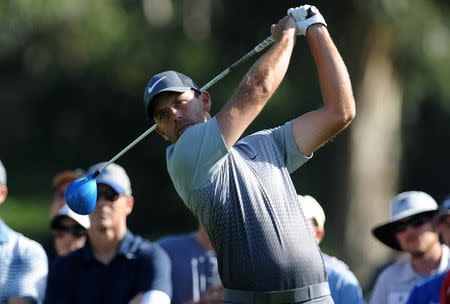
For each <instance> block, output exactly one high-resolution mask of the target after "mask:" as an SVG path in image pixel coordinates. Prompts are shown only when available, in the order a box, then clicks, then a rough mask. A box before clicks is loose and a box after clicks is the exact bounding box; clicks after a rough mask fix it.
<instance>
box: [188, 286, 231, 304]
mask: <svg viewBox="0 0 450 304" xmlns="http://www.w3.org/2000/svg"><path fill="white" fill-rule="evenodd" d="M222 303H223V286H222V285H217V286H213V287H210V288H209V289H208V290H207V291H206V292H205V293H204V294H203V295H202V297H201V298H200V300H198V301H190V302H187V303H185V304H222Z"/></svg>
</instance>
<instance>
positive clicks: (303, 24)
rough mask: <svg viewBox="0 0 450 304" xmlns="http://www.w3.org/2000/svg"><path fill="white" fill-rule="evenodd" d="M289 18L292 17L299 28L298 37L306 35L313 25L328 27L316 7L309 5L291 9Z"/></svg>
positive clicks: (288, 12)
mask: <svg viewBox="0 0 450 304" xmlns="http://www.w3.org/2000/svg"><path fill="white" fill-rule="evenodd" d="M287 14H288V16H291V17H292V18H293V19H294V20H295V25H296V27H297V35H303V36H305V35H306V32H307V31H308V27H310V26H311V25H313V24H323V25H324V26H327V23H326V22H325V19H324V18H323V16H322V14H321V13H320V12H319V10H318V9H317V8H316V7H315V6H311V5H308V4H305V5H302V6H299V7H294V8H290V9H288V11H287Z"/></svg>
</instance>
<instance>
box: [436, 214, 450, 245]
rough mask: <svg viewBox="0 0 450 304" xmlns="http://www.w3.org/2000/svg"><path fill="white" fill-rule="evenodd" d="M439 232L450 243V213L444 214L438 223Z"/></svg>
mask: <svg viewBox="0 0 450 304" xmlns="http://www.w3.org/2000/svg"><path fill="white" fill-rule="evenodd" d="M438 225H439V226H438V227H439V233H440V234H441V236H442V238H443V239H444V242H445V243H446V244H447V245H449V244H450V214H447V215H444V216H442V217H441V218H440V221H439V223H438Z"/></svg>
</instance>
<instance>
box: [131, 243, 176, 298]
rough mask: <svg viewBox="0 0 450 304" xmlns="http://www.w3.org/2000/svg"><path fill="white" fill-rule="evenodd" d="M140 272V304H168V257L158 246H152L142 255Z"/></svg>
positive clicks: (169, 292) (169, 295) (169, 275)
mask: <svg viewBox="0 0 450 304" xmlns="http://www.w3.org/2000/svg"><path fill="white" fill-rule="evenodd" d="M141 270H142V272H141V275H142V277H141V283H142V286H141V291H143V292H144V293H143V297H142V301H141V302H140V303H141V304H170V300H171V296H172V277H171V271H172V268H171V263H170V258H169V256H168V255H167V253H166V252H165V251H164V250H163V249H162V248H161V247H160V246H159V245H158V244H153V245H152V248H151V249H149V250H148V252H146V254H144V257H143V260H142V265H141ZM149 274H151V275H149ZM136 296H139V294H138V295H136Z"/></svg>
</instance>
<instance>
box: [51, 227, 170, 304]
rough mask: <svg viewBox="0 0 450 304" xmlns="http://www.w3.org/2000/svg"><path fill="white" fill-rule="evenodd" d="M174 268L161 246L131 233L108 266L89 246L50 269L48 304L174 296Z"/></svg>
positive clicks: (125, 301)
mask: <svg viewBox="0 0 450 304" xmlns="http://www.w3.org/2000/svg"><path fill="white" fill-rule="evenodd" d="M170 273H171V264H170V260H169V257H168V255H167V254H166V253H165V251H164V250H163V249H162V248H161V247H160V246H159V245H157V244H155V243H151V242H149V241H147V240H144V239H142V238H141V237H139V236H135V235H133V234H132V233H131V232H129V231H128V232H127V234H126V235H125V238H124V239H123V241H122V242H121V244H120V245H119V247H118V249H117V254H116V256H115V257H114V258H113V259H112V261H111V262H110V263H109V264H107V265H105V264H103V263H101V262H99V261H98V260H97V259H95V257H94V255H93V252H92V248H91V246H90V244H89V242H87V243H86V245H85V246H84V247H83V248H81V249H78V250H76V251H74V252H72V253H70V254H69V255H67V256H64V257H61V258H58V259H57V260H56V261H55V262H54V264H53V265H52V267H51V269H50V273H49V276H48V282H47V290H46V296H45V301H44V303H45V304H69V303H70V304H72V303H73V304H79V303H83V304H91V303H92V304H94V303H95V304H102V303H105V304H106V303H108V304H114V303H117V304H128V302H129V301H130V300H131V299H133V298H134V297H135V296H136V295H137V294H138V293H140V292H144V291H149V290H160V291H162V292H164V293H166V294H167V295H168V296H169V297H170V296H171V295H172V286H171V276H170Z"/></svg>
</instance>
